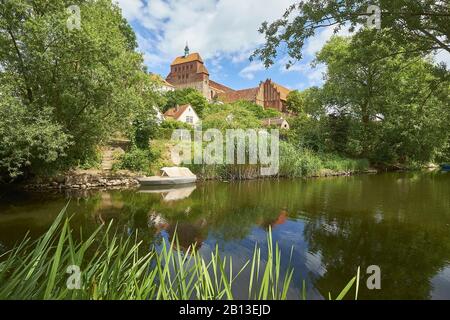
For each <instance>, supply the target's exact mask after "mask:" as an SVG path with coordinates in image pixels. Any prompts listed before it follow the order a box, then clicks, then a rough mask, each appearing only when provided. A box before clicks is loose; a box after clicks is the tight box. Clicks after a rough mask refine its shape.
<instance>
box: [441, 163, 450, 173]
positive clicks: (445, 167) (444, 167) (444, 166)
mask: <svg viewBox="0 0 450 320" xmlns="http://www.w3.org/2000/svg"><path fill="white" fill-rule="evenodd" d="M441 169H442V170H444V171H450V164H448V163H444V164H441Z"/></svg>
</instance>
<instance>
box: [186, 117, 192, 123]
mask: <svg viewBox="0 0 450 320" xmlns="http://www.w3.org/2000/svg"><path fill="white" fill-rule="evenodd" d="M186 123H190V124H193V123H194V117H192V116H186Z"/></svg>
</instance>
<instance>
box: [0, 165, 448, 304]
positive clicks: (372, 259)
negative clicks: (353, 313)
mask: <svg viewBox="0 0 450 320" xmlns="http://www.w3.org/2000/svg"><path fill="white" fill-rule="evenodd" d="M69 200H70V204H69V208H68V213H69V214H73V215H74V217H73V221H72V226H73V227H74V228H82V229H83V230H84V232H87V233H88V232H90V231H92V230H95V229H96V228H97V227H98V226H100V225H101V224H103V223H108V222H109V221H111V220H113V224H114V225H115V226H116V227H117V228H118V230H119V231H120V232H121V234H123V236H124V237H128V236H130V235H133V234H134V233H136V232H137V233H138V236H139V238H140V239H142V240H143V241H144V244H145V245H146V246H149V247H151V246H152V245H155V244H156V245H160V244H161V243H162V241H164V240H167V239H172V237H173V234H174V232H175V229H176V230H177V233H178V237H179V241H180V245H181V246H182V248H185V249H186V248H188V247H189V246H190V245H192V244H194V243H196V247H197V250H199V251H200V253H202V254H203V255H205V256H208V255H209V254H210V253H211V251H212V250H214V249H215V246H216V245H218V247H219V250H220V252H222V253H223V254H225V255H228V256H232V257H233V265H235V266H236V267H238V266H239V265H242V264H244V263H245V261H247V259H249V258H251V256H252V252H253V249H254V247H255V244H258V245H260V246H261V247H262V248H263V249H264V248H265V245H266V236H267V232H268V230H269V229H272V230H273V239H274V241H275V242H277V243H278V244H279V247H280V249H281V251H282V269H283V270H286V269H287V267H288V264H289V260H290V255H291V250H292V259H291V260H292V261H291V262H290V263H291V265H292V266H293V268H294V278H293V284H292V287H291V289H290V291H289V298H291V299H297V298H299V297H300V292H301V288H302V281H303V280H305V283H306V288H307V296H308V298H309V299H323V298H325V297H327V296H328V293H329V292H331V293H332V294H333V295H336V294H338V293H339V292H340V290H341V289H342V288H344V286H345V285H346V283H347V282H348V281H349V280H350V279H351V278H352V277H353V276H354V275H355V273H356V270H357V268H358V266H360V267H361V275H362V279H361V287H360V295H359V297H360V298H361V299H450V173H444V172H427V173H420V172H418V173H385V174H378V175H361V176H353V177H336V178H319V179H308V180H301V179H299V180H265V181H248V182H234V183H225V182H206V183H200V184H198V185H196V186H189V187H184V188H178V189H173V190H163V191H161V190H160V191H157V190H115V191H100V190H98V191H79V192H75V193H74V192H70V193H64V192H63V193H29V192H21V191H16V190H8V189H2V190H1V191H0V251H2V250H3V251H5V250H7V249H8V248H11V247H12V246H13V245H14V243H16V242H17V241H20V240H21V239H22V238H23V237H24V236H25V234H26V233H27V232H28V233H29V235H30V236H31V237H33V238H36V237H38V236H39V235H41V234H43V233H44V232H45V231H46V230H47V229H48V227H49V226H50V224H51V223H52V221H53V220H54V219H55V217H56V215H57V214H58V213H59V212H60V210H61V209H62V208H63V207H64V206H65V205H66V204H67V202H68V201H69ZM264 254H265V250H263V256H264ZM371 265H376V266H379V267H380V271H381V289H379V290H377V289H374V290H369V289H368V288H367V286H366V279H367V278H368V275H367V274H366V269H367V267H369V266H371ZM246 277H248V275H246V274H245V273H244V274H242V276H241V277H240V278H238V280H237V294H236V295H237V297H240V295H242V296H241V297H243V298H245V294H244V293H245V292H246V284H245V283H246Z"/></svg>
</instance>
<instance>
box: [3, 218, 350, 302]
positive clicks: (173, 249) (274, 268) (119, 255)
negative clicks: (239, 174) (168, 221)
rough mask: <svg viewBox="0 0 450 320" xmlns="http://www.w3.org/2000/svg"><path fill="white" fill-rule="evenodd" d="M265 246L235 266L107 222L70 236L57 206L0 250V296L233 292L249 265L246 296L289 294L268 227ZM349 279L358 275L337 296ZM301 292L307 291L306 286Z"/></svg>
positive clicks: (287, 275) (171, 296)
mask: <svg viewBox="0 0 450 320" xmlns="http://www.w3.org/2000/svg"><path fill="white" fill-rule="evenodd" d="M267 246H268V247H267V249H268V251H267V257H266V260H265V262H264V263H263V257H262V255H261V249H260V248H259V247H255V250H254V253H253V258H252V259H250V260H249V261H247V262H246V263H245V264H244V265H243V266H242V267H239V268H238V270H237V272H233V260H232V258H231V257H222V256H221V255H220V254H219V250H218V248H217V247H216V249H215V250H214V251H213V252H212V253H211V255H210V257H208V258H205V257H202V256H201V255H200V254H199V253H198V251H197V250H195V248H190V249H188V251H187V252H183V251H182V250H180V246H179V244H178V242H177V240H176V238H174V240H173V241H171V242H170V243H166V242H164V243H163V244H162V248H160V249H158V250H156V249H155V248H152V249H150V250H149V249H148V248H144V247H143V244H142V242H140V241H138V240H137V237H134V238H130V237H120V236H119V235H118V234H116V233H115V232H113V231H112V227H111V224H110V225H109V226H105V227H100V228H99V229H97V230H96V231H95V232H94V233H93V234H92V235H90V236H89V237H87V238H86V239H85V240H78V241H76V240H75V239H74V237H73V235H72V230H71V228H70V219H69V218H67V217H66V216H65V210H63V211H62V212H61V214H59V215H58V217H57V219H56V220H55V222H54V223H53V224H52V226H51V227H50V229H49V230H48V232H47V233H45V234H44V235H43V236H42V237H40V238H39V239H38V240H36V241H35V242H32V241H30V240H29V238H26V239H25V240H24V241H23V242H21V243H20V244H18V245H17V246H16V247H15V248H14V249H13V250H11V251H8V252H6V253H4V254H3V255H2V256H0V261H1V262H0V299H93V300H104V299H114V300H117V299H125V300H129V299H139V300H141V299H144V300H147V299H152V300H153V299H163V300H180V299H183V300H187V299H200V300H211V299H234V297H235V296H234V286H233V284H234V283H235V281H236V279H237V278H238V277H239V276H240V275H241V273H242V272H243V271H244V270H246V269H247V268H249V271H250V280H249V284H248V298H249V299H257V300H263V299H287V294H288V290H289V288H290V286H291V285H292V278H293V273H294V270H293V269H292V268H288V270H287V271H286V272H282V270H281V269H280V266H281V252H280V249H279V247H278V245H277V244H275V245H274V244H273V242H272V237H271V233H270V232H269V234H268V238H267ZM72 265H75V266H79V267H80V269H81V278H80V279H81V288H80V289H78V290H77V289H76V290H70V289H69V288H68V286H67V281H68V278H69V276H70V274H68V273H67V268H68V266H72ZM282 274H284V275H282ZM355 282H358V279H357V277H355V278H353V279H352V280H351V281H350V282H349V284H348V285H347V286H346V287H345V288H344V290H343V291H342V292H341V293H340V294H339V295H338V296H337V299H342V298H344V297H345V296H346V294H347V293H348V292H349V291H350V290H351V288H352V287H353V285H354V283H355ZM246 294H247V293H246ZM329 297H330V298H331V295H330V296H329ZM355 297H356V298H357V294H356V296H355ZM299 298H303V299H306V298H307V297H306V294H305V290H303V292H302V296H301V297H299Z"/></svg>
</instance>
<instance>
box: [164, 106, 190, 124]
mask: <svg viewBox="0 0 450 320" xmlns="http://www.w3.org/2000/svg"><path fill="white" fill-rule="evenodd" d="M190 106H191V105H189V104H185V105H182V106H178V107H175V108H170V109H169V110H167V111H166V112H165V113H164V116H166V117H169V118H174V119H175V120H178V119H179V118H180V116H181V115H182V114H183V113H184V111H186V109H187V108H189V107H190Z"/></svg>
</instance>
